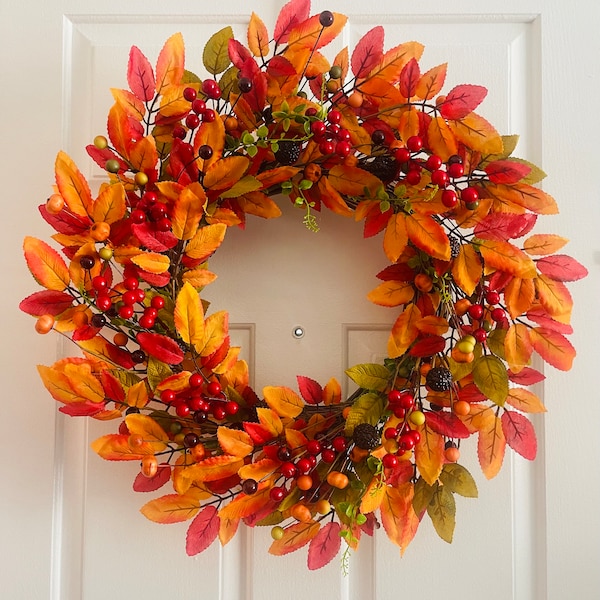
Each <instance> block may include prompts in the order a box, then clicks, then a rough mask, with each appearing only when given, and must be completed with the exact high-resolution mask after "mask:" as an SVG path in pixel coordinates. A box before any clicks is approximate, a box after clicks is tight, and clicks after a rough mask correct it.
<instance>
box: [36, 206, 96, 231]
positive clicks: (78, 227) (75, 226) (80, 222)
mask: <svg viewBox="0 0 600 600" xmlns="http://www.w3.org/2000/svg"><path fill="white" fill-rule="evenodd" d="M38 208H39V211H40V214H41V215H42V218H43V219H44V221H46V223H48V225H50V226H51V227H52V228H53V229H54V230H55V231H58V233H64V234H65V235H77V234H78V233H84V232H86V231H87V230H88V229H89V227H90V225H91V221H90V219H84V218H83V217H78V216H76V215H73V214H71V213H70V212H68V211H67V210H61V211H60V212H59V213H57V214H55V215H51V214H50V213H49V212H48V211H47V210H46V205H45V204H40V206H39V207H38Z"/></svg>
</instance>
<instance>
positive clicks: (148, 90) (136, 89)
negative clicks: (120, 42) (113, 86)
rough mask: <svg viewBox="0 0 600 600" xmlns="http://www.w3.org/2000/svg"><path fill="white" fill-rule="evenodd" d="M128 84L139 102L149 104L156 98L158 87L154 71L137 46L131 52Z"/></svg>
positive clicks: (128, 65)
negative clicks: (155, 90) (155, 91)
mask: <svg viewBox="0 0 600 600" xmlns="http://www.w3.org/2000/svg"><path fill="white" fill-rule="evenodd" d="M127 83H128V84H129V89H130V90H131V91H132V92H133V93H134V94H135V96H136V98H138V99H139V100H142V101H143V102H149V101H150V100H152V98H154V89H155V87H156V81H155V80H154V71H153V70H152V66H151V65H150V62H149V61H148V59H147V58H146V57H145V56H144V54H143V53H142V51H141V50H140V49H139V48H138V47H136V46H132V47H131V50H130V51H129V62H128V63H127Z"/></svg>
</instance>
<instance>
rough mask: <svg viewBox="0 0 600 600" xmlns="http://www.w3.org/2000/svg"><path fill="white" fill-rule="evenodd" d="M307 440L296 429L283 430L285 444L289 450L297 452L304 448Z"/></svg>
mask: <svg viewBox="0 0 600 600" xmlns="http://www.w3.org/2000/svg"><path fill="white" fill-rule="evenodd" d="M307 442H308V438H307V437H306V436H305V435H304V434H303V433H302V432H301V431H298V430H297V429H291V428H290V427H286V428H285V443H286V444H287V447H288V448H290V449H291V450H297V449H298V448H303V447H305V446H306V444H307Z"/></svg>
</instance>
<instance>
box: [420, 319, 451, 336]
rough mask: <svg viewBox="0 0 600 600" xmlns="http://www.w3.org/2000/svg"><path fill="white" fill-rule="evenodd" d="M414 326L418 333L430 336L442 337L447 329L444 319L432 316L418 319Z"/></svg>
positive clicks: (446, 322)
mask: <svg viewBox="0 0 600 600" xmlns="http://www.w3.org/2000/svg"><path fill="white" fill-rule="evenodd" d="M416 326H417V329H418V330H419V331H420V332H422V333H429V334H431V335H444V334H445V333H446V331H448V328H449V325H448V321H447V320H446V319H444V317H436V316H434V315H429V316H427V317H423V318H422V319H419V320H418V321H417V323H416Z"/></svg>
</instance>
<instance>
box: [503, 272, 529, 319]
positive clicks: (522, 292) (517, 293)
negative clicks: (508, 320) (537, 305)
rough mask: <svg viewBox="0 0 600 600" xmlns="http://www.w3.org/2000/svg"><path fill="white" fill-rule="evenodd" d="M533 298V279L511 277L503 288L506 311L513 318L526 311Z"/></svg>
mask: <svg viewBox="0 0 600 600" xmlns="http://www.w3.org/2000/svg"><path fill="white" fill-rule="evenodd" d="M534 298H535V285H534V283H533V279H521V278H520V277H513V278H512V279H511V280H510V281H509V282H508V284H507V286H506V287H505V288H504V301H505V303H506V308H507V309H508V313H509V314H510V316H511V317H512V318H513V319H516V318H517V317H519V316H521V315H522V314H524V313H526V312H527V311H528V310H529V309H530V308H531V305H532V304H533V300H534Z"/></svg>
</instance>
